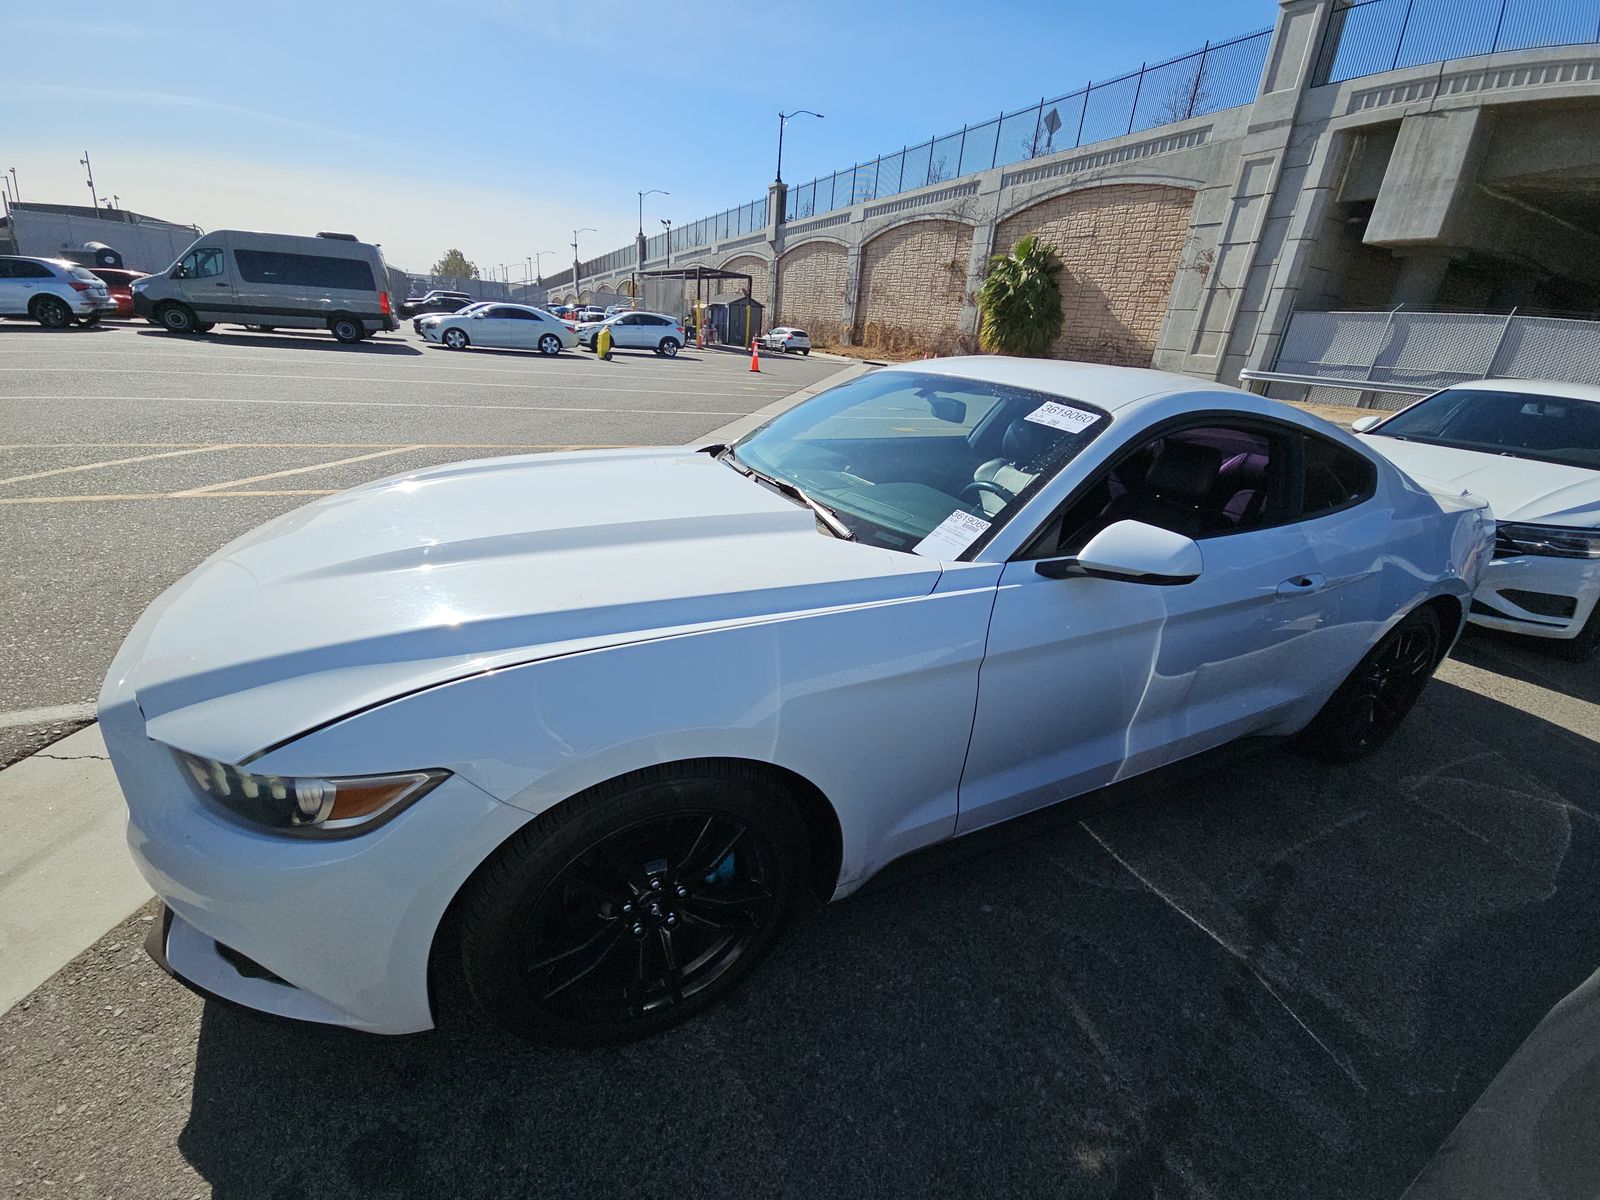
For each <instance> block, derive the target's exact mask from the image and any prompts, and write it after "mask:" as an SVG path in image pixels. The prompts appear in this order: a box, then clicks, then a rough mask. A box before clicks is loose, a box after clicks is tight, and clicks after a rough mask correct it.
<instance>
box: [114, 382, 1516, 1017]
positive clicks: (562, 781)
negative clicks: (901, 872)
mask: <svg viewBox="0 0 1600 1200" xmlns="http://www.w3.org/2000/svg"><path fill="white" fill-rule="evenodd" d="M1491 538H1492V532H1491V522H1490V521H1489V520H1488V518H1487V516H1486V513H1485V510H1484V507H1483V505H1482V503H1481V502H1480V501H1477V500H1476V499H1474V498H1472V497H1470V496H1465V495H1463V494H1460V493H1450V492H1448V491H1446V492H1441V493H1438V494H1436V493H1433V492H1430V491H1429V490H1426V489H1424V488H1423V487H1421V486H1419V485H1417V484H1416V483H1414V482H1412V481H1411V480H1410V479H1409V478H1408V477H1407V476H1405V475H1404V474H1402V473H1401V472H1400V471H1399V470H1397V469H1395V468H1394V467H1393V466H1391V465H1389V464H1388V463H1387V462H1386V461H1385V460H1384V459H1383V458H1381V457H1380V456H1378V455H1376V454H1374V453H1372V452H1371V451H1370V450H1368V449H1367V448H1366V447H1364V446H1363V445H1362V444H1361V443H1360V442H1359V441H1358V440H1357V439H1355V438H1353V437H1351V436H1350V435H1348V434H1345V433H1344V432H1342V431H1340V430H1338V429H1336V428H1334V427H1333V426H1332V425H1329V424H1327V423H1325V422H1323V421H1320V420H1318V419H1317V418H1315V417H1312V416H1308V415H1306V414H1303V413H1300V412H1298V411H1295V410H1293V409H1290V408H1288V407H1286V406H1284V405H1280V404H1278V403H1277V402H1275V401H1272V400H1267V399H1263V398H1258V397H1255V396H1251V395H1248V394H1246V393H1244V392H1240V391H1237V390H1234V389H1231V388H1226V387H1221V386H1218V385H1212V384H1206V383H1202V382H1197V381H1196V380H1193V379H1189V378H1185V377H1182V376H1177V375H1166V374H1161V373H1158V372H1154V371H1141V370H1131V369H1126V368H1115V367H1099V366H1089V365H1081V364H1074V363H1062V362H1041V361H1018V360H1010V359H1004V358H992V357H985V358H969V359H949V360H943V361H933V362H921V363H917V364H915V365H914V366H907V367H904V368H891V369H886V370H880V371H876V372H873V373H871V374H867V375H863V376H861V377H858V378H856V379H854V380H851V381H849V382H847V383H844V384H842V385H840V386H838V387H836V388H834V389H832V390H830V391H826V392H824V393H822V394H820V395H818V396H815V397H813V398H812V399H810V400H808V401H806V402H805V403H804V404H802V405H800V406H798V407H796V408H794V409H791V410H790V411H788V412H786V413H784V414H783V415H782V416H779V417H777V418H776V419H774V420H773V421H771V422H770V423H769V424H767V425H766V426H764V427H763V428H762V429H760V430H758V431H756V432H755V433H753V434H751V435H750V436H748V437H746V438H744V439H743V440H741V441H740V442H738V443H737V444H736V445H734V446H731V447H726V446H709V447H704V448H702V449H701V450H700V451H693V450H689V449H633V450H614V451H591V452H584V453H575V454H550V455H536V456H525V457H516V458H501V459H490V460H485V461H480V462H467V463H458V464H455V465H451V466H445V467H438V468H434V469H431V470H425V471H418V472H414V473H412V474H408V475H403V476H397V477H395V478H392V479H387V480H382V481H380V482H376V483H371V484H367V485H365V486H363V487H358V488H356V489H354V490H352V491H349V492H345V493H343V494H342V495H338V496H332V497H329V498H327V499H325V500H319V501H316V502H314V503H312V504H309V505H307V506H306V507H304V508H301V509H299V510H298V511H295V512H291V513H288V514H286V515H284V516H282V517H279V518H278V519H276V520H274V521H271V522H269V523H268V524H266V525H264V526H262V527H261V528H260V529H258V530H256V531H255V532H253V533H250V534H247V535H246V536H244V537H242V538H240V539H239V540H237V541H235V542H233V543H232V544H230V545H228V546H225V547H223V548H222V549H221V550H219V551H218V552H217V553H216V554H214V555H213V556H212V557H211V558H210V559H209V560H207V561H206V562H205V563H204V564H202V565H201V566H200V567H199V568H198V569H196V570H195V571H194V572H193V573H192V574H190V575H189V576H188V577H187V578H185V579H184V580H182V581H181V582H179V583H178V584H176V585H175V586H174V587H172V588H171V589H170V590H169V591H168V592H167V593H166V594H165V595H164V596H162V597H161V598H160V599H159V600H158V601H156V603H155V604H154V605H152V606H151V608H150V610H149V611H148V612H147V613H146V614H145V615H144V617H143V618H142V619H141V620H140V621H139V623H138V624H137V626H135V628H134V630H133V631H132V633H131V634H130V635H129V636H128V639H127V642H126V643H125V644H124V646H123V647H122V650H121V652H120V653H119V654H118V656H117V658H116V661H115V663H114V664H113V665H112V668H111V672H110V676H109V678H108V679H107V681H106V685H105V689H104V691H103V693H102V695H101V698H100V713H101V720H102V722H103V725H104V734H105V739H106V742H107V744H108V745H109V747H110V749H111V756H112V760H113V762H114V763H115V766H116V770H117V775H118V778H119V780H120V781H121V784H122V788H123V791H124V792H125V793H126V795H127V799H128V807H129V813H130V817H129V834H128V836H129V842H130V845H131V847H132V851H133V854H134V856H135V858H136V859H137V861H138V863H139V866H140V868H141V870H142V871H143V872H144V875H145V877H146V878H147V879H148V880H149V881H150V883H151V885H152V886H153V887H154V889H155V890H156V892H157V893H158V894H159V895H160V897H161V898H162V900H163V901H164V902H165V909H164V912H163V916H162V919H161V921H160V922H158V924H157V926H156V928H155V930H154V933H153V935H152V939H151V949H152V953H153V954H154V955H155V956H156V957H157V960H158V961H160V962H161V963H162V964H163V965H165V966H166V967H167V968H168V969H169V970H171V971H172V972H173V973H174V974H176V975H177V976H178V977H179V978H181V979H183V980H185V981H187V982H188V983H190V984H191V985H193V986H195V987H196V988H198V989H200V990H202V991H204V992H208V993H211V994H215V995H220V996H223V997H226V998H229V999H232V1000H234V1001H238V1002H241V1003H243V1004H246V1005H250V1006H253V1007H256V1008H259V1009H265V1010H268V1011H271V1012H275V1013H279V1014H283V1015H288V1016H294V1017H301V1018H306V1019H310V1020H315V1021H324V1022H330V1023H334V1024H340V1025H346V1026H352V1027H356V1028H360V1029H367V1030H372V1031H378V1032H384V1033H405V1032H411V1031H416V1030H422V1029H426V1028H429V1027H430V1026H431V1025H432V1024H433V1011H432V997H431V996H430V992H429V966H430V961H433V962H435V963H436V964H437V963H446V964H453V968H455V969H459V970H460V971H461V972H462V973H463V974H464V976H465V980H466V983H467V985H468V988H469V991H470V993H471V995H472V996H473V997H474V998H475V1000H476V1001H477V1003H478V1004H479V1005H481V1007H482V1008H483V1009H485V1010H486V1011H487V1012H488V1013H489V1014H490V1015H491V1016H492V1017H493V1018H495V1019H496V1020H498V1021H500V1022H501V1023H503V1024H504V1025H506V1026H507V1027H509V1028H511V1029H514V1030H516V1031H518V1032H521V1033H524V1034H526V1035H528V1036H531V1037H535V1038H540V1039H548V1040H559V1041H568V1042H592V1041H603V1040H615V1039H621V1038H627V1037H634V1036H640V1035H643V1034H647V1033H650V1032H653V1031H655V1030H658V1029H660V1028H662V1027H664V1026H666V1025H668V1024H671V1023H672V1022H674V1021H677V1020H680V1019H682V1018H683V1017H685V1016H687V1015H689V1014H691V1013H694V1012H696V1011H698V1010H699V1009H702V1008H704V1007H705V1006H706V1005H708V1004H710V1003H711V1002H713V1001H714V1000H715V999H716V998H717V997H718V996H720V995H722V994H723V993H725V992H726V991H727V990H728V989H729V988H731V987H732V986H734V984H736V983H737V982H738V980H739V979H740V978H741V977H742V976H743V975H744V974H745V973H746V972H748V971H749V970H750V968H751V967H752V965H753V964H754V963H755V962H756V961H757V960H758V959H759V957H760V956H761V954H762V953H763V952H764V951H765V950H766V949H767V948H768V946H769V944H770V943H771V942H772V940H773V939H774V937H775V936H776V935H777V933H778V931H779V929H780V928H781V927H782V925H783V923H784V920H785V918H786V917H787V916H788V915H789V914H790V913H791V912H792V911H793V910H794V909H795V907H796V906H797V905H798V904H799V903H800V902H801V901H802V899H803V898H804V897H806V896H808V895H811V896H816V895H820V896H824V897H826V896H843V895H845V894H847V893H849V892H851V891H852V890H854V889H855V888H857V887H858V886H860V884H861V883H862V882H863V881H865V880H866V879H867V878H868V877H869V876H871V875H872V874H873V873H874V872H875V871H877V870H878V869H879V868H880V867H882V866H883V865H884V864H885V863H887V862H889V861H890V860H891V859H893V858H895V857H897V856H899V855H902V854H905V853H906V852H908V851H910V850H913V849H916V848H917V847H920V846H925V845H928V844H929V843H933V842H937V841H940V840H942V839H945V838H950V837H952V836H955V835H958V834H962V833H966V832H969V831H971V830H974V829H977V828H980V827H982V826H986V825H990V824H992V823H994V822H996V821H1001V820H1004V819H1006V818H1009V817H1013V816H1016V815H1018V814H1020V813H1024V812H1027V811H1029V810H1032V809H1036V808H1039V807H1041V806H1044V805H1048V804H1053V803H1055V802H1057V801H1060V800H1063V799H1066V798H1068V797H1071V796H1074V795H1078V794H1080V793H1083V792H1085V791H1088V790H1090V789H1093V788H1097V787H1100V786H1102V785H1105V784H1108V783H1111V782H1113V781H1115V780H1118V779H1122V778H1125V777H1128V776H1131V775H1134V774H1137V773H1139V772H1143V771H1147V770H1150V769H1151V768H1154V767H1157V766H1160V765H1162V764H1165V763H1169V762H1172V761H1174V760H1176V759H1180V758H1183V757H1185V756H1188V755H1192V754H1196V753H1198V752H1200V751H1204V750H1206V749H1208V748H1211V747H1214V746H1217V745H1219V744H1221V743H1223V742H1226V741H1228V740H1230V739H1233V738H1237V737H1240V736H1243V735H1247V734H1269V735H1270V734H1277V735H1295V736H1296V737H1297V739H1298V741H1299V744H1300V745H1301V746H1303V747H1304V748H1306V749H1307V750H1309V751H1311V752H1313V753H1316V754H1319V755H1321V756H1322V757H1324V758H1326V759H1330V760H1334V761H1343V760H1349V759H1352V758H1355V757H1358V756H1359V755H1361V754H1364V753H1366V752H1368V751H1370V750H1371V749H1373V748H1374V747H1376V746H1377V745H1378V744H1379V743H1381V742H1382V741H1383V740H1384V739H1385V738H1386V737H1388V736H1389V734H1390V733H1392V732H1393V730H1394V729H1395V727H1396V725H1397V724H1398V723H1399V722H1400V720H1401V719H1402V718H1403V716H1404V715H1405V713H1406V711H1407V710H1408V709H1409V708H1410V707H1411V705H1412V703H1413V702H1414V701H1415V700H1416V698H1417V696H1418V695H1419V694H1420V692H1421V691H1422V688H1423V686H1424V685H1425V683H1426V681H1427V679H1428V678H1429V676H1430V675H1431V673H1432V671H1433V669H1434V667H1435V665H1436V663H1437V662H1438V661H1439V659H1440V658H1441V657H1442V656H1443V654H1444V653H1445V651H1446V650H1447V649H1448V647H1449V645H1450V643H1451V642H1452V640H1453V639H1454V638H1455V637H1456V635H1457V634H1458V632H1459V630H1460V628H1461V625H1462V623H1463V620H1464V617H1465V614H1466V605H1467V601H1468V598H1469V596H1470V595H1471V593H1472V589H1473V587H1474V585H1475V584H1476V582H1477V579H1478V575H1479V572H1480V570H1481V569H1482V567H1483V565H1484V564H1485V563H1486V562H1487V561H1488V555H1489V551H1490V547H1491ZM447 913H448V914H449V915H450V917H451V919H450V920H449V921H445V917H446V914H447Z"/></svg>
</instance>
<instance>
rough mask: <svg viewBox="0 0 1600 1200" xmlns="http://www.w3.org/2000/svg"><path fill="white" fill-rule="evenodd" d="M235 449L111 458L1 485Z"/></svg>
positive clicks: (226, 446)
mask: <svg viewBox="0 0 1600 1200" xmlns="http://www.w3.org/2000/svg"><path fill="white" fill-rule="evenodd" d="M233 448H234V447H233V444H232V443H231V442H230V443H226V444H223V445H217V446H200V447H197V448H195V449H193V450H168V451H166V452H165V453H164V454H139V455H135V456H134V457H133V458H111V459H107V460H105V461H104V462H92V463H80V464H79V465H78V466H75V467H56V468H55V469H54V470H50V471H35V472H33V474H31V475H13V476H12V477H11V478H10V479H0V485H3V484H7V483H26V482H27V481H28V480H30V479H48V478H49V477H50V476H52V475H72V474H75V473H76V472H78V471H94V470H98V469H99V468H101V467H125V466H127V465H128V464H129V463H142V462H150V461H152V460H153V459H157V458H180V457H182V456H183V455H185V454H209V453H210V452H212V451H213V450H232V449H233Z"/></svg>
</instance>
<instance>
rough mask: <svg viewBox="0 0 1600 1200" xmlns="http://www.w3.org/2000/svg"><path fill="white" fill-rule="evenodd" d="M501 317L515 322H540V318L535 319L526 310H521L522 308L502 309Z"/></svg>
mask: <svg viewBox="0 0 1600 1200" xmlns="http://www.w3.org/2000/svg"><path fill="white" fill-rule="evenodd" d="M500 315H501V316H502V317H509V318H510V319H511V320H513V321H536V320H538V318H537V317H535V316H534V315H533V314H532V313H531V312H528V311H526V310H525V309H521V308H502V309H501V310H500Z"/></svg>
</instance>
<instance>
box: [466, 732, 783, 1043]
mask: <svg viewBox="0 0 1600 1200" xmlns="http://www.w3.org/2000/svg"><path fill="white" fill-rule="evenodd" d="M807 862H808V853H807V848H806V836H805V827H804V825H803V823H802V822H801V820H800V818H799V815H798V814H797V812H796V811H795V809H794V806H793V804H792V802H791V800H790V798H789V796H788V795H787V794H786V793H784V791H783V790H782V789H781V788H780V787H778V786H777V785H776V784H775V783H774V782H773V781H772V780H770V779H768V778H767V777H765V776H763V775H762V774H760V773H759V772H758V771H755V770H753V769H750V768H748V767H744V766H742V765H738V764H728V763H716V762H708V763H701V764H685V765H684V766H683V767H681V768H663V769H656V770H651V771H644V772H639V773H637V774H635V775H633V776H629V777H625V778H624V779H621V780H617V781H614V782H613V783H610V784H605V785H602V786H601V787H599V788H597V789H595V790H594V791H593V792H590V793H588V794H587V795H585V796H584V797H583V798H582V800H581V802H580V801H572V802H568V803H567V804H564V805H561V806H559V807H557V808H555V809H553V810H551V811H550V812H548V813H546V814H544V815H543V816H541V817H539V818H538V819H537V820H535V821H533V822H531V823H530V824H528V825H527V826H525V827H524V828H523V829H522V830H521V831H519V832H518V833H517V834H516V836H514V837H513V838H512V839H511V840H510V841H509V842H508V843H507V844H506V845H505V846H504V847H502V848H501V850H500V851H499V852H498V853H497V854H496V856H495V858H493V859H492V860H491V861H490V862H489V863H488V864H487V865H486V866H485V868H484V869H483V870H481V871H480V872H479V873H478V875H476V876H475V877H474V878H473V881H472V883H471V884H470V885H469V888H468V891H467V892H466V894H465V895H464V896H463V904H462V909H461V911H462V926H461V945H460V949H461V961H462V966H463V972H464V975H465V979H466V982H467V987H468V989H469V990H470V992H471V993H472V995H473V997H474V998H475V999H476V1000H477V1001H478V1003H479V1005H480V1006H481V1007H482V1008H483V1009H484V1010H485V1011H486V1012H487V1013H488V1015H489V1016H490V1017H491V1018H493V1019H494V1020H495V1021H496V1022H497V1023H499V1024H500V1025H502V1026H504V1027H505V1028H506V1029H508V1030H510V1031H512V1032H514V1033H518V1034H521V1035H522V1036H524V1037H528V1038H532V1039H534V1040H536V1041H543V1042H559V1043H565V1044H569V1045H571V1044H577V1045H583V1044H588V1045H596V1044H601V1043H605V1042H620V1041H630V1040H632V1039H634V1038H640V1037H647V1036H649V1035H650V1034H653V1033H657V1032H659V1031H661V1030H663V1029H666V1028H667V1027H669V1026H671V1025H675V1024H677V1023H678V1022H680V1021H683V1020H686V1019H688V1018H689V1017H691V1016H693V1015H694V1014H696V1013H698V1012H700V1011H702V1010H704V1009H705V1008H707V1007H709V1006H710V1005H711V1004H713V1003H715V1002H716V1001H717V999H719V998H720V997H721V996H723V995H724V994H726V993H727V992H728V991H729V990H731V989H732V988H733V987H735V986H736V985H737V984H738V983H739V981H740V980H742V979H743V978H744V977H745V976H746V975H748V974H749V973H750V971H751V970H752V969H753V968H754V966H755V964H756V963H757V962H758V961H759V959H760V958H761V956H762V955H763V954H765V953H766V951H767V950H768V949H769V948H770V947H771V945H772V943H773V942H774V941H775V940H776V938H777V936H778V933H779V932H780V930H781V929H782V927H783V925H784V923H785V922H786V920H787V919H788V918H789V916H790V915H791V913H792V911H793V910H794V908H795V907H796V905H797V903H798V901H799V899H800V897H801V895H802V880H803V878H804V873H805V868H806V864H807Z"/></svg>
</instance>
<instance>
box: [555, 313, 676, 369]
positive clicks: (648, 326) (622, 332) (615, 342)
mask: <svg viewBox="0 0 1600 1200" xmlns="http://www.w3.org/2000/svg"><path fill="white" fill-rule="evenodd" d="M602 329H609V330H611V344H612V346H614V347H616V348H617V349H618V350H654V351H655V352H656V353H657V354H664V355H666V357H668V358H674V357H676V355H677V353H678V351H679V350H681V349H683V340H684V339H683V326H682V325H681V324H679V322H678V320H677V318H676V317H669V316H667V315H666V314H665V313H650V312H625V313H619V314H617V315H616V316H614V317H607V318H606V319H605V320H604V321H592V322H590V323H588V324H585V325H580V326H578V342H579V344H581V345H584V346H587V347H588V348H589V349H591V350H593V349H594V346H595V339H596V338H597V337H598V336H599V335H600V330H602Z"/></svg>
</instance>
